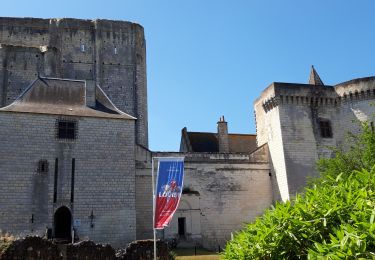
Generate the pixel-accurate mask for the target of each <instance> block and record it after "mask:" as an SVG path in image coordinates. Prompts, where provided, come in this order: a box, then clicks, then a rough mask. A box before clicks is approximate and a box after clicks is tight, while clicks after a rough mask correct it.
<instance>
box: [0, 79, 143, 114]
mask: <svg viewBox="0 0 375 260" xmlns="http://www.w3.org/2000/svg"><path fill="white" fill-rule="evenodd" d="M95 90H96V91H95V93H96V94H95V100H96V102H95V106H94V107H88V106H87V104H86V82H85V81H82V80H69V79H56V78H37V79H35V80H34V81H33V82H32V83H31V84H30V86H29V87H28V88H27V89H26V90H25V92H24V93H22V94H21V96H19V97H18V98H17V99H16V100H15V101H14V102H13V103H12V104H10V105H8V106H6V107H3V108H0V112H18V113H35V114H54V115H69V116H84V117H101V118H118V119H130V120H134V119H136V118H135V117H132V116H130V115H128V114H126V113H124V112H122V111H120V110H119V109H117V108H116V106H115V105H114V104H113V103H112V102H111V101H110V100H109V98H108V97H107V96H106V95H105V93H104V92H103V90H102V89H101V88H100V87H99V86H96V89H95Z"/></svg>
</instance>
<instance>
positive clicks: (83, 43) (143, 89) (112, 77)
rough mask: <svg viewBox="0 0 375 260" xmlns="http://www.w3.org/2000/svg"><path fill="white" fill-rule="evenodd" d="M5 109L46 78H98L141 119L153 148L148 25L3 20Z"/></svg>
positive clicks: (0, 86)
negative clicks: (148, 88)
mask: <svg viewBox="0 0 375 260" xmlns="http://www.w3.org/2000/svg"><path fill="white" fill-rule="evenodd" d="M0 45H1V47H0V107H1V106H5V105H8V104H10V103H11V102H13V101H14V100H15V99H16V98H17V97H18V96H19V95H20V94H21V93H22V92H23V90H24V89H25V88H26V87H27V86H28V85H29V84H30V83H31V81H32V80H33V79H35V78H36V77H37V76H38V74H39V75H41V76H48V77H58V78H70V79H82V80H93V81H94V82H95V83H96V84H98V85H100V87H101V88H102V89H103V90H104V91H105V93H106V94H107V95H108V96H109V98H110V99H111V100H112V101H113V103H114V104H115V105H116V106H117V107H118V108H119V109H120V110H122V111H124V112H126V113H128V114H130V115H132V116H134V117H136V118H138V120H137V124H136V132H137V135H136V136H137V143H138V144H140V145H143V146H145V147H147V146H148V118H147V80H146V46H145V39H144V31H143V28H142V27H141V26H140V25H138V24H135V23H130V22H122V21H109V20H94V21H91V20H78V19H68V18H65V19H36V18H0Z"/></svg>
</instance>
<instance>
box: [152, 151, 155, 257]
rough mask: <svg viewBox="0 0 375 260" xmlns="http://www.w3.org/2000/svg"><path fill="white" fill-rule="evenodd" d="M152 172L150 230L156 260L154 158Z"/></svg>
mask: <svg viewBox="0 0 375 260" xmlns="http://www.w3.org/2000/svg"><path fill="white" fill-rule="evenodd" d="M151 172H152V230H153V232H154V260H156V229H155V198H156V196H155V184H154V183H155V177H154V158H152V160H151Z"/></svg>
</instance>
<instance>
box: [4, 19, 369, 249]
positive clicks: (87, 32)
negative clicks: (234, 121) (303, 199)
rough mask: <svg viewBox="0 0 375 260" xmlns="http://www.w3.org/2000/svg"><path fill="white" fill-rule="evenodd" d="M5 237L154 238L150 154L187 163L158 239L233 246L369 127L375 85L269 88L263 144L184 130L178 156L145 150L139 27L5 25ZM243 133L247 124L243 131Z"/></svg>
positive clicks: (262, 116)
mask: <svg viewBox="0 0 375 260" xmlns="http://www.w3.org/2000/svg"><path fill="white" fill-rule="evenodd" d="M0 64H1V66H0V148H1V149H0V186H1V188H2V195H0V208H1V209H2V210H1V212H0V230H1V231H2V232H10V233H12V234H15V235H26V234H38V235H44V234H45V233H47V235H48V236H50V237H53V238H54V239H57V240H61V241H68V240H71V239H72V237H71V234H72V232H71V231H72V230H74V234H75V239H76V240H84V239H92V240H94V241H96V242H104V243H111V244H112V245H113V246H115V247H120V246H125V245H126V244H127V243H128V242H130V241H132V240H135V239H145V238H152V189H151V158H152V157H154V156H157V157H170V156H178V157H181V156H184V157H185V180H184V187H183V195H182V198H181V201H180V206H179V208H178V210H177V212H176V214H175V216H174V218H173V220H172V222H171V224H170V226H169V227H168V228H166V229H165V230H164V232H161V233H160V234H159V236H160V237H161V238H165V239H170V238H177V239H178V240H179V241H180V242H182V243H187V244H190V245H194V244H196V243H198V244H201V245H203V246H204V247H206V248H210V249H217V248H218V246H221V247H223V246H224V245H225V242H226V241H227V240H228V239H230V237H231V233H233V232H235V231H236V230H239V229H241V228H242V227H243V223H245V222H250V221H252V220H254V219H255V218H256V217H257V216H259V215H261V214H262V213H263V212H264V210H265V209H266V208H268V207H270V205H271V204H272V203H274V202H275V201H276V200H283V201H285V200H288V199H290V198H291V197H292V196H294V194H295V193H296V192H297V191H298V190H300V189H301V188H302V187H303V186H304V185H305V183H306V179H307V178H308V177H309V176H316V171H315V161H316V160H317V159H318V158H321V157H325V156H332V154H331V151H330V150H329V149H328V147H329V146H340V145H343V144H344V139H345V135H346V132H347V131H352V132H355V131H357V130H358V124H356V123H354V122H353V121H355V120H357V119H358V120H360V121H368V122H369V123H372V122H373V114H374V112H375V111H374V107H373V106H371V103H372V102H373V101H374V96H375V77H368V78H360V79H355V80H351V81H348V82H344V83H340V84H337V85H335V86H328V85H324V83H323V81H322V80H321V78H320V77H319V75H318V73H317V72H316V70H315V69H314V68H312V69H311V75H310V79H309V82H308V84H295V83H278V82H274V83H272V84H271V85H270V86H268V87H267V88H266V89H265V90H264V91H263V92H262V93H261V94H260V97H259V98H258V99H257V100H256V101H255V102H254V110H255V118H256V131H257V133H256V135H249V134H234V133H230V131H229V129H230V127H229V126H228V123H227V122H226V120H225V118H224V117H221V118H220V119H219V121H218V122H217V131H216V132H215V133H203V132H192V131H188V129H187V128H183V129H182V131H181V143H180V151H179V152H153V151H150V150H149V149H148V123H147V81H146V46H145V39H144V32H143V28H142V27H141V26H140V25H137V24H134V23H130V22H122V21H108V20H94V21H89V20H78V19H33V18H0ZM244 123H245V124H246V122H244Z"/></svg>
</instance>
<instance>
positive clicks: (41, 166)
mask: <svg viewBox="0 0 375 260" xmlns="http://www.w3.org/2000/svg"><path fill="white" fill-rule="evenodd" d="M38 172H39V173H48V161H47V160H39V162H38Z"/></svg>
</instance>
